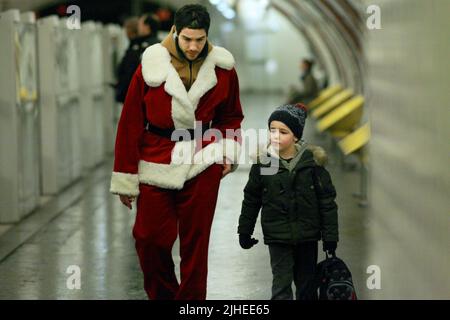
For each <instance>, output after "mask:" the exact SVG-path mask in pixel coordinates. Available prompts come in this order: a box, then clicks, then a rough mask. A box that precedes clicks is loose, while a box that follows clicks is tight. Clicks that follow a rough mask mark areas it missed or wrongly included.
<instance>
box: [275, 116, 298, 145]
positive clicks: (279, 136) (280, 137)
mask: <svg viewBox="0 0 450 320" xmlns="http://www.w3.org/2000/svg"><path fill="white" fill-rule="evenodd" d="M297 141H298V139H297V138H296V137H295V136H294V134H293V133H292V131H291V129H289V127H288V126H286V125H285V124H284V123H283V122H280V121H276V120H274V121H272V122H271V123H270V144H271V145H272V146H273V147H274V148H275V149H277V150H279V151H280V152H283V151H285V150H288V149H289V148H290V147H292V145H293V144H295V143H296V142H297Z"/></svg>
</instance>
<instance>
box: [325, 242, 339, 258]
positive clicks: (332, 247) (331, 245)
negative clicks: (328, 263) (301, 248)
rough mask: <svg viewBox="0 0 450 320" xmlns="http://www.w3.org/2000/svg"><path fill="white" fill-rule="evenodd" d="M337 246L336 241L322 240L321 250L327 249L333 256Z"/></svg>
mask: <svg viewBox="0 0 450 320" xmlns="http://www.w3.org/2000/svg"><path fill="white" fill-rule="evenodd" d="M336 248H337V242H336V241H324V242H323V251H327V252H328V254H329V255H332V256H334V255H335V252H336Z"/></svg>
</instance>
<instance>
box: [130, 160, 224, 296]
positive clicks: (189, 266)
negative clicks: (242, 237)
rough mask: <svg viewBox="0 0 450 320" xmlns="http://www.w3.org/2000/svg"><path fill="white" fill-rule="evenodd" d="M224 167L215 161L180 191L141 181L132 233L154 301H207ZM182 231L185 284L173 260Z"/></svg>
mask: <svg viewBox="0 0 450 320" xmlns="http://www.w3.org/2000/svg"><path fill="white" fill-rule="evenodd" d="M222 171H223V166H222V165H219V164H213V165H211V166H209V167H208V168H207V169H206V170H205V171H203V172H202V173H200V174H199V175H197V176H196V177H194V178H192V179H191V180H188V181H186V183H185V184H184V187H183V189H181V190H169V189H162V188H159V187H155V186H150V185H145V184H140V186H139V189H140V194H139V197H138V200H137V215H136V221H135V224H134V228H133V236H134V238H135V240H136V250H137V254H138V256H139V262H140V265H141V268H142V271H143V273H144V289H145V291H146V292H147V295H148V297H149V298H150V299H165V300H168V299H180V300H185V299H189V300H204V299H206V281H207V272H208V245H209V235H210V231H211V225H212V221H213V217H214V211H215V208H216V202H217V196H218V191H219V184H220V180H221V178H222ZM167 178H168V179H170V177H167ZM177 233H179V238H180V257H181V265H180V275H181V279H180V280H181V281H180V283H178V281H177V278H176V276H175V270H174V269H175V266H174V263H173V260H172V247H173V244H174V242H175V240H176V238H177Z"/></svg>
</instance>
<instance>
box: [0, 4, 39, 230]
mask: <svg viewBox="0 0 450 320" xmlns="http://www.w3.org/2000/svg"><path fill="white" fill-rule="evenodd" d="M0 42H1V43H2V54H1V55H0V73H1V75H2V76H1V80H0V81H1V82H0V223H14V222H18V221H20V219H21V218H23V217H24V216H25V215H27V214H28V213H30V212H31V211H33V210H34V209H35V208H36V207H37V206H38V204H39V193H40V192H39V139H38V137H39V134H38V133H39V121H38V104H37V99H38V94H37V62H36V24H35V17H34V14H33V13H31V12H28V13H23V14H22V15H21V14H20V13H19V11H18V10H9V11H5V12H2V13H0Z"/></svg>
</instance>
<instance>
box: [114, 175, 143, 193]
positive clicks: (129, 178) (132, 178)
mask: <svg viewBox="0 0 450 320" xmlns="http://www.w3.org/2000/svg"><path fill="white" fill-rule="evenodd" d="M109 191H110V192H111V193H114V194H119V195H124V196H137V195H139V175H138V174H131V173H122V172H113V173H112V177H111V187H110V189H109Z"/></svg>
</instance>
